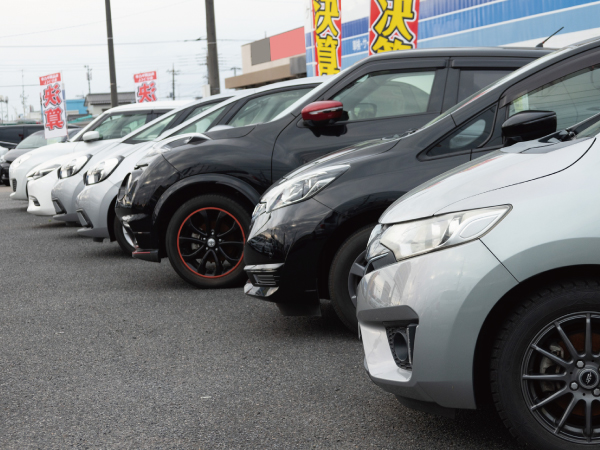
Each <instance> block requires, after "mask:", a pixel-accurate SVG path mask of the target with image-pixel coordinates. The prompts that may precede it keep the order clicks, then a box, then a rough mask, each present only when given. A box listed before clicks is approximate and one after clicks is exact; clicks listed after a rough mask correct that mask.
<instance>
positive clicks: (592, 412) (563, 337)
mask: <svg viewBox="0 0 600 450" xmlns="http://www.w3.org/2000/svg"><path fill="white" fill-rule="evenodd" d="M530 300H531V301H526V302H525V303H524V304H523V305H522V306H520V307H519V308H518V309H517V310H516V311H515V312H514V313H513V315H512V316H511V317H510V319H509V320H508V321H507V322H506V325H505V328H504V330H503V331H502V333H501V334H500V336H499V338H498V340H497V342H496V350H495V352H494V355H493V359H492V372H491V380H492V393H493V394H494V400H495V402H496V406H497V409H498V411H499V413H500V416H501V417H502V418H503V420H504V422H505V424H506V425H507V426H508V427H509V429H510V430H511V432H512V433H513V434H515V435H516V436H517V437H518V438H519V439H520V440H521V441H523V442H525V443H527V444H530V445H533V446H534V447H535V448H543V449H574V448H575V449H577V448H598V446H599V445H600V285H599V284H598V282H596V281H594V280H587V281H577V282H566V283H561V284H560V285H558V286H552V287H549V288H548V289H547V290H544V291H541V292H539V293H538V294H536V295H534V296H533V297H532V298H531V299H530Z"/></svg>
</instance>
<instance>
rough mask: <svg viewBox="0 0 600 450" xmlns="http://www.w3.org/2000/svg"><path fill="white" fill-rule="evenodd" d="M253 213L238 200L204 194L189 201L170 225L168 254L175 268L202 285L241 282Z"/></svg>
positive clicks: (209, 286) (232, 284)
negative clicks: (245, 245) (251, 214)
mask: <svg viewBox="0 0 600 450" xmlns="http://www.w3.org/2000/svg"><path fill="white" fill-rule="evenodd" d="M249 227H250V213H249V212H248V211H246V209H245V208H244V207H242V206H241V205H240V204H239V203H237V202H236V201H235V200H233V199H231V198H229V197H225V196H222V195H204V196H201V197H198V198H195V199H193V200H190V201H188V202H187V203H185V204H184V205H183V206H181V207H180V208H179V209H178V210H177V212H176V213H175V214H174V215H173V217H172V218H171V221H170V222H169V226H168V228H167V235H166V240H165V244H166V248H167V255H168V257H169V261H170V262H171V265H172V266H173V268H174V269H175V271H176V272H177V273H178V274H179V275H180V276H181V277H182V278H183V279H184V280H186V281H187V282H188V283H190V284H193V285H194V286H197V287H201V288H227V287H232V286H238V285H242V284H243V283H244V282H245V281H246V279H247V278H248V277H247V276H246V273H245V272H244V264H243V259H244V243H245V242H246V235H247V233H248V229H249Z"/></svg>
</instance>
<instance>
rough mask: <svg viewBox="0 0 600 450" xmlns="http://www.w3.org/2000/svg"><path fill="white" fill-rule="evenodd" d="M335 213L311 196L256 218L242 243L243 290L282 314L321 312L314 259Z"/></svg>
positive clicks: (333, 225)
mask: <svg viewBox="0 0 600 450" xmlns="http://www.w3.org/2000/svg"><path fill="white" fill-rule="evenodd" d="M334 218H335V213H334V212H333V211H332V210H331V209H330V208H328V207H326V206H324V205H322V204H321V203H319V202H317V201H316V200H314V199H309V200H307V201H305V202H302V203H298V204H296V205H291V206H288V207H286V208H281V209H277V210H275V211H273V212H271V213H270V214H266V213H263V214H261V215H260V216H258V217H256V218H255V219H254V221H253V225H252V228H251V231H250V234H249V237H248V240H247V242H246V246H245V247H244V264H245V265H246V267H245V270H246V273H247V274H248V278H249V281H248V283H247V284H246V286H245V288H244V292H245V293H246V294H248V295H250V296H252V297H256V298H258V299H261V300H266V301H270V302H274V303H276V304H277V306H278V307H279V309H280V311H281V312H282V313H283V314H284V315H294V316H296V315H320V301H319V300H320V298H321V295H319V291H318V288H317V286H318V284H317V281H318V274H319V260H320V255H321V253H322V251H323V247H324V246H325V243H326V242H327V238H328V237H329V236H330V235H331V233H332V232H333V230H334V229H335V228H336V227H335V224H334V222H335V219H334Z"/></svg>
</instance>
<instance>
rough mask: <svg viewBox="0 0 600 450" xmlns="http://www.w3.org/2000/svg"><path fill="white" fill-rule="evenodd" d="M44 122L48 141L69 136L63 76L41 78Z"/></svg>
mask: <svg viewBox="0 0 600 450" xmlns="http://www.w3.org/2000/svg"><path fill="white" fill-rule="evenodd" d="M40 87H41V90H42V92H41V97H42V120H43V122H44V136H45V138H46V139H49V138H54V137H61V136H66V135H67V109H66V105H65V89H64V85H63V81H62V74H61V73H60V72H59V73H53V74H51V75H46V76H43V77H40Z"/></svg>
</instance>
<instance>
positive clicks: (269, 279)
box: [252, 273, 279, 286]
mask: <svg viewBox="0 0 600 450" xmlns="http://www.w3.org/2000/svg"><path fill="white" fill-rule="evenodd" d="M252 276H253V277H254V285H255V286H277V281H279V277H278V276H277V275H274V274H272V273H260V274H259V273H254V274H252Z"/></svg>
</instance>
